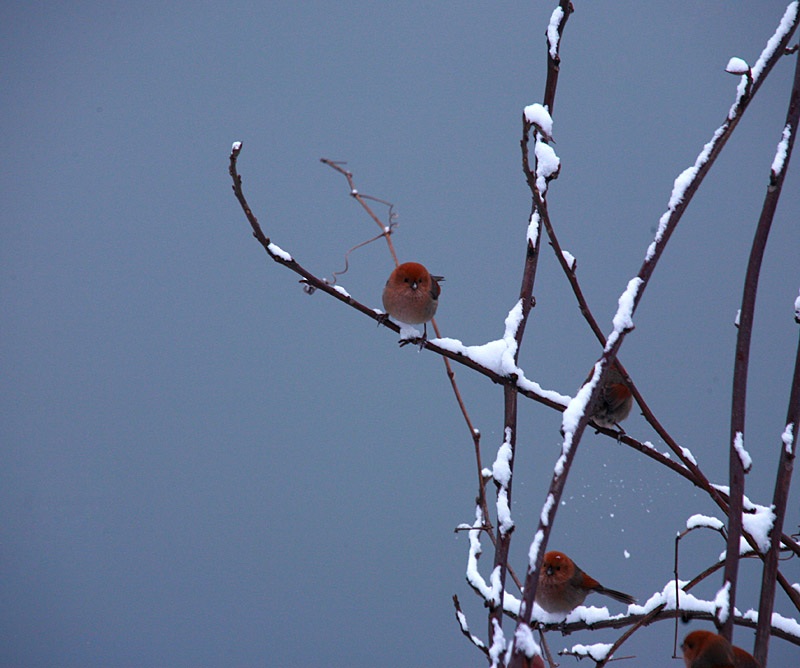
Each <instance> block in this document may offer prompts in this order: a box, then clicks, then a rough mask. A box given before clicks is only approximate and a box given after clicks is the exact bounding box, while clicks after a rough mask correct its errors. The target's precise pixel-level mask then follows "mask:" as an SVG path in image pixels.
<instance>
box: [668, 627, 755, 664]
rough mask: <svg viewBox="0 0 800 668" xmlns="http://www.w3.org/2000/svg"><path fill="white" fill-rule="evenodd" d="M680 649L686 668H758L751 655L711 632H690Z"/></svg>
mask: <svg viewBox="0 0 800 668" xmlns="http://www.w3.org/2000/svg"><path fill="white" fill-rule="evenodd" d="M681 649H682V650H683V662H684V663H685V664H686V668H760V666H759V665H758V663H756V660H755V659H754V658H753V656H752V655H751V654H748V653H747V652H745V651H744V650H743V649H741V648H740V647H733V646H732V645H731V644H730V643H729V642H728V641H727V640H725V638H723V637H722V636H720V635H717V634H716V633H712V632H711V631H692V632H691V633H690V634H689V635H687V636H686V638H684V640H683V644H682V645H681Z"/></svg>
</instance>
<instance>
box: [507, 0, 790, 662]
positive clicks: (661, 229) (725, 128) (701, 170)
mask: <svg viewBox="0 0 800 668" xmlns="http://www.w3.org/2000/svg"><path fill="white" fill-rule="evenodd" d="M794 9H795V10H796V5H794ZM796 25H797V14H796V11H795V13H794V14H793V15H792V16H789V11H788V10H787V12H786V16H784V19H783V20H782V22H781V25H780V28H779V30H778V32H777V33H776V35H777V36H778V37H779V39H777V40H770V42H769V44H768V46H767V48H766V49H765V50H764V52H762V55H761V58H760V59H759V62H758V64H757V68H756V72H755V74H754V75H753V78H752V86H750V87H749V90H747V94H745V90H744V88H743V87H740V90H739V93H738V95H737V99H736V102H735V103H734V105H733V106H732V107H731V109H730V111H729V112H728V116H727V118H726V120H725V122H724V123H723V124H722V126H721V127H720V128H718V129H717V131H716V132H715V133H714V136H713V138H712V139H711V141H710V142H709V143H708V144H706V146H705V147H704V149H703V151H702V152H701V153H700V155H699V156H698V158H697V160H696V161H695V164H694V166H692V167H690V168H689V169H687V170H685V171H684V172H683V173H682V174H681V175H680V176H679V177H678V178H677V179H676V180H675V186H674V187H673V191H672V196H671V197H670V201H669V205H668V208H667V212H666V213H664V215H662V217H661V219H660V221H659V226H658V231H657V233H656V237H655V240H654V241H653V243H652V244H651V245H650V247H649V248H648V250H647V254H646V255H645V259H644V262H643V263H642V266H641V268H640V269H639V273H638V275H637V276H636V278H634V279H632V280H631V281H630V282H629V283H628V287H627V289H626V291H625V292H624V293H623V295H622V296H621V297H620V308H619V310H618V311H617V315H616V316H615V318H614V330H613V331H612V333H611V334H610V335H609V337H608V339H607V340H606V344H605V347H604V352H603V356H602V357H601V358H600V360H599V361H598V363H597V364H596V365H595V373H594V376H593V378H592V379H591V380H590V381H588V382H587V383H585V384H584V386H583V387H582V388H581V390H580V391H579V392H578V396H576V397H575V399H573V400H572V401H571V402H570V406H569V407H568V408H567V411H566V412H567V413H570V412H571V413H572V415H570V416H569V417H570V418H572V420H571V421H570V424H569V425H567V422H568V420H567V415H565V417H564V421H563V423H562V424H564V441H563V443H562V454H561V456H560V457H559V459H558V462H557V464H556V468H555V470H554V472H553V478H552V481H551V483H550V490H549V492H548V495H547V499H546V501H545V506H544V508H543V510H542V517H541V519H540V521H539V527H538V529H537V531H536V534H535V535H534V539H533V542H532V544H531V549H530V558H529V563H528V574H527V577H526V578H525V587H524V595H523V602H522V609H521V615H520V617H521V619H520V621H519V622H518V624H517V627H518V628H519V626H521V625H522V624H526V625H530V619H531V613H532V610H533V601H534V599H535V597H536V589H537V586H538V582H539V569H540V568H541V563H542V558H543V556H544V552H545V549H546V547H547V539H548V534H549V527H551V526H552V525H553V522H554V520H555V515H556V512H557V510H558V504H559V501H560V499H561V494H562V492H563V490H564V485H565V483H566V477H567V475H568V473H569V470H570V466H571V464H572V461H573V460H574V457H575V454H576V452H577V448H578V444H579V443H580V439H581V437H582V435H583V431H584V429H585V427H586V424H587V422H588V415H587V413H588V410H587V409H588V407H589V406H591V405H592V404H594V402H595V401H596V400H597V396H598V395H599V393H600V390H601V389H602V387H603V384H604V383H605V380H606V376H607V374H608V369H609V368H610V366H611V365H612V364H613V362H614V359H615V358H616V355H617V352H618V350H619V348H620V346H621V345H622V342H623V340H624V338H625V336H626V335H627V333H628V332H629V331H630V330H631V329H632V328H633V323H632V320H631V318H632V316H633V314H634V313H635V311H636V307H637V306H638V304H639V302H640V301H641V298H642V296H643V294H644V291H645V289H646V288H647V285H648V282H649V280H650V278H651V276H652V275H653V272H654V271H655V267H656V265H657V263H658V260H659V258H660V257H661V254H662V253H663V251H664V248H665V246H666V244H667V242H668V241H669V238H670V236H671V235H672V232H673V231H674V229H675V227H676V226H677V224H678V222H679V220H680V219H681V216H682V215H683V212H684V211H685V210H686V207H687V206H688V204H689V202H690V201H691V199H692V197H693V196H694V193H695V192H696V191H697V189H698V188H699V186H700V184H701V183H702V181H703V179H704V178H705V176H706V174H707V173H708V171H709V170H710V169H711V165H712V164H713V163H714V161H715V160H716V157H717V156H718V155H719V153H720V152H721V150H722V148H723V146H724V145H725V143H726V142H727V140H728V138H729V137H730V135H731V133H732V132H733V130H734V128H735V127H736V126H737V125H738V123H739V120H740V119H741V117H742V114H743V113H744V111H745V110H746V109H747V106H748V105H749V102H750V100H752V98H753V96H754V95H755V93H756V92H757V91H758V89H759V88H760V86H761V84H762V82H763V80H764V78H765V77H766V75H767V74H768V73H769V71H770V70H771V69H772V67H773V66H774V64H775V62H777V60H778V58H780V57H781V55H782V53H783V49H784V48H785V47H786V44H787V43H788V41H789V39H790V38H791V33H793V32H794V29H795V28H796ZM773 42H774V43H773ZM535 195H536V193H534V197H535ZM587 395H588V396H587ZM575 420H577V424H575ZM515 635H516V634H515ZM509 665H510V667H511V668H520V667H521V665H522V653H521V652H519V650H518V648H517V647H516V646H515V647H514V648H513V655H512V658H511V662H510V664H509Z"/></svg>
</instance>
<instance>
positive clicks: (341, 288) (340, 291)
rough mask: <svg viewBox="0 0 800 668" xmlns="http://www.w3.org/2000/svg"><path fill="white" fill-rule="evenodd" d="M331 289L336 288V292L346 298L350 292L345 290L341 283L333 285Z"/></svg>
mask: <svg viewBox="0 0 800 668" xmlns="http://www.w3.org/2000/svg"><path fill="white" fill-rule="evenodd" d="M333 289H334V290H336V292H338V293H339V294H340V295H342V296H343V297H348V298H349V297H350V293H349V292H348V291H347V290H345V289H344V288H343V287H342V286H341V285H334V286H333Z"/></svg>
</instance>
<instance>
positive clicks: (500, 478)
mask: <svg viewBox="0 0 800 668" xmlns="http://www.w3.org/2000/svg"><path fill="white" fill-rule="evenodd" d="M510 441H511V427H506V440H505V441H503V443H502V445H501V446H500V447H499V448H498V450H497V458H496V459H495V460H494V464H492V477H493V478H494V479H495V480H496V481H497V482H498V483H500V484H501V485H503V486H507V485H508V482H509V480H511V466H510V463H511V454H512V453H511V443H510Z"/></svg>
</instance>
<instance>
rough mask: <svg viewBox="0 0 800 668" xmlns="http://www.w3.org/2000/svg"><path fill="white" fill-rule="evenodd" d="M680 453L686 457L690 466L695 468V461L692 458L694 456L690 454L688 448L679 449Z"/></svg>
mask: <svg viewBox="0 0 800 668" xmlns="http://www.w3.org/2000/svg"><path fill="white" fill-rule="evenodd" d="M681 453H682V454H683V456H684V457H686V459H688V460H689V461H690V462H692V464H694V465H695V466H697V460H696V459H695V458H694V455H693V454H692V451H691V450H689V448H684V447H681Z"/></svg>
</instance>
